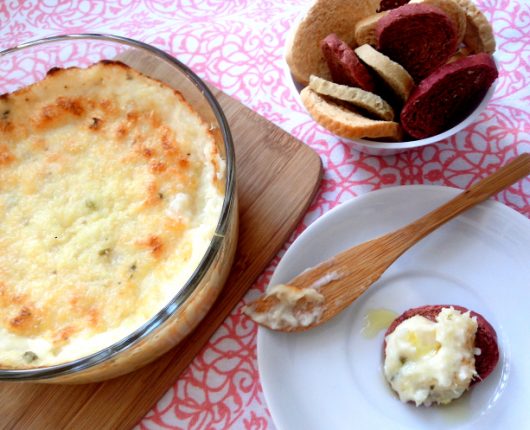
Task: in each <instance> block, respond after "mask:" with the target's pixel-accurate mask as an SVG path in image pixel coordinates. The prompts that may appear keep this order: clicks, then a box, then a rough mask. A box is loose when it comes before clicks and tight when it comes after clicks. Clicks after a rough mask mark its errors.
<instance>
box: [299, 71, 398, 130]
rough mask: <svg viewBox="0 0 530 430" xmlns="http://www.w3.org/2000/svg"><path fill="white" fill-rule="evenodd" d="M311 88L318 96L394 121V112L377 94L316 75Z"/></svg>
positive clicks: (310, 85)
mask: <svg viewBox="0 0 530 430" xmlns="http://www.w3.org/2000/svg"><path fill="white" fill-rule="evenodd" d="M309 88H311V89H312V90H313V91H315V92H317V93H318V94H321V95H324V96H330V97H333V98H335V99H338V100H343V101H345V102H348V103H351V104H353V105H355V106H356V107H359V108H361V109H364V110H366V111H367V112H369V113H371V114H372V115H374V116H376V117H377V118H378V119H382V120H385V121H392V120H393V119H394V110H393V109H392V107H391V106H390V105H389V104H388V103H387V102H385V101H384V100H383V99H382V98H381V97H379V96H378V95H377V94H374V93H370V92H368V91H364V90H363V89H361V88H354V87H348V86H346V85H339V84H336V83H334V82H330V81H326V80H325V79H322V78H319V77H318V76H315V75H311V77H310V78H309Z"/></svg>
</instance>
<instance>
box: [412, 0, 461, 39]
mask: <svg viewBox="0 0 530 430" xmlns="http://www.w3.org/2000/svg"><path fill="white" fill-rule="evenodd" d="M410 3H423V4H430V5H431V6H435V7H437V8H439V9H441V10H443V11H444V12H445V13H446V14H447V16H448V17H449V18H450V19H451V21H453V24H454V25H455V28H456V45H457V46H458V45H460V44H461V43H462V41H463V40H464V35H465V34H466V11H465V10H464V9H463V8H462V7H461V6H460V5H459V4H458V3H457V2H455V0H410Z"/></svg>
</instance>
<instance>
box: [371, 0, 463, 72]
mask: <svg viewBox="0 0 530 430" xmlns="http://www.w3.org/2000/svg"><path fill="white" fill-rule="evenodd" d="M456 46H457V45H456V28H455V25H454V24H453V22H452V20H451V19H450V18H449V17H448V16H447V14H446V13H445V12H444V11H442V10H441V9H439V8H437V7H434V6H431V5H428V4H417V3H416V4H414V3H409V4H406V5H404V6H401V7H399V8H397V9H393V10H391V11H390V12H388V14H387V15H386V16H384V17H383V18H382V19H380V20H379V22H378V23H377V49H378V51H380V52H382V53H383V54H385V55H387V56H388V57H389V58H391V59H392V60H394V61H395V62H397V63H399V64H401V65H402V66H403V67H404V68H405V69H406V70H407V72H409V73H410V75H411V76H412V77H413V79H414V80H415V81H416V82H420V81H421V80H422V79H424V78H425V77H427V76H428V75H430V74H431V72H432V71H433V70H435V69H436V68H437V67H439V66H441V65H442V64H444V63H445V62H446V61H447V60H448V59H449V57H450V56H451V55H452V54H454V52H455V51H456Z"/></svg>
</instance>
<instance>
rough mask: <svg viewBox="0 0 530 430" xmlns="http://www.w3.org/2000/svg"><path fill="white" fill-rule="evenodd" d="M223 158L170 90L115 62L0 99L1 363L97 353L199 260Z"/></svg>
mask: <svg viewBox="0 0 530 430" xmlns="http://www.w3.org/2000/svg"><path fill="white" fill-rule="evenodd" d="M223 181H224V163H223V160H222V158H221V157H220V154H219V152H218V149H217V147H216V145H215V142H214V139H213V137H212V135H211V133H210V132H209V131H208V126H207V125H206V124H205V123H204V122H203V121H202V120H201V118H200V117H199V116H198V115H197V114H196V113H195V112H194V111H193V110H192V108H191V107H190V106H189V105H188V104H187V103H186V101H185V100H184V99H183V98H182V96H181V95H180V94H179V93H178V92H176V91H174V90H173V89H171V88H170V87H168V86H166V85H164V84H162V83H160V82H158V81H155V80H152V79H149V78H147V77H145V76H144V75H141V74H140V73H138V72H136V71H135V70H133V69H131V68H129V67H127V66H125V65H123V64H121V63H114V62H100V63H98V64H95V65H93V66H91V67H89V68H88V69H78V68H71V69H54V70H52V71H50V72H49V74H48V76H47V77H46V78H45V79H44V80H42V81H40V82H37V83H35V84H33V85H31V86H29V87H26V88H23V89H21V90H19V91H17V92H15V93H12V94H7V95H3V96H0V367H28V366H40V365H48V364H57V363H60V362H63V361H67V360H70V359H73V358H79V357H81V356H84V355H87V354H90V353H92V352H96V351H97V350H99V349H102V348H103V347H105V346H108V345H109V344H111V343H113V342H115V341H117V340H119V339H120V338H122V337H123V336H125V335H127V334H128V333H130V332H131V331H132V330H134V329H136V328H137V327H138V326H139V325H141V324H142V323H144V322H146V321H147V320H148V319H149V318H150V317H152V316H153V315H154V314H155V313H156V312H158V311H159V310H160V309H161V308H162V307H163V306H164V305H165V304H166V303H167V302H168V300H169V299H170V298H171V297H172V296H174V294H175V293H176V292H177V291H178V289H179V288H181V287H182V285H183V284H184V283H185V282H186V280H187V279H188V278H189V276H190V275H191V273H192V272H193V270H194V269H195V268H196V266H197V265H198V263H199V261H200V259H201V258H202V256H203V255H204V252H205V250H206V248H207V246H208V245H209V243H210V240H211V238H212V236H213V233H214V231H215V227H216V225H217V222H218V218H219V214H220V210H221V206H222V201H223V195H222V193H223V191H222V189H223V184H224V182H223Z"/></svg>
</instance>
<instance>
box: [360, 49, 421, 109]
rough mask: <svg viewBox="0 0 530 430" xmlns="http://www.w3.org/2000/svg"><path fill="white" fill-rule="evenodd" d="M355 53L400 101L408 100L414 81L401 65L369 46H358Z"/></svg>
mask: <svg viewBox="0 0 530 430" xmlns="http://www.w3.org/2000/svg"><path fill="white" fill-rule="evenodd" d="M355 53H356V54H357V55H358V57H359V58H360V59H361V60H362V61H363V62H364V63H365V64H366V65H368V66H369V67H370V68H371V69H373V70H374V71H375V72H376V73H377V74H378V75H379V76H380V77H381V78H382V79H383V80H384V81H385V82H386V83H387V84H388V85H389V86H390V88H392V90H393V91H394V92H395V93H396V94H397V95H398V96H399V97H400V99H401V100H403V101H406V100H407V99H408V98H409V96H410V93H411V91H412V90H413V88H414V80H413V79H412V77H411V76H410V74H409V73H408V72H407V71H406V70H405V69H404V68H403V67H402V66H401V65H399V64H398V63H396V62H395V61H392V60H391V59H390V58H388V57H387V56H386V55H384V54H381V53H380V52H379V51H376V50H375V49H374V48H372V47H371V46H370V45H366V44H365V45H362V46H359V47H358V48H357V49H355Z"/></svg>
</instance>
